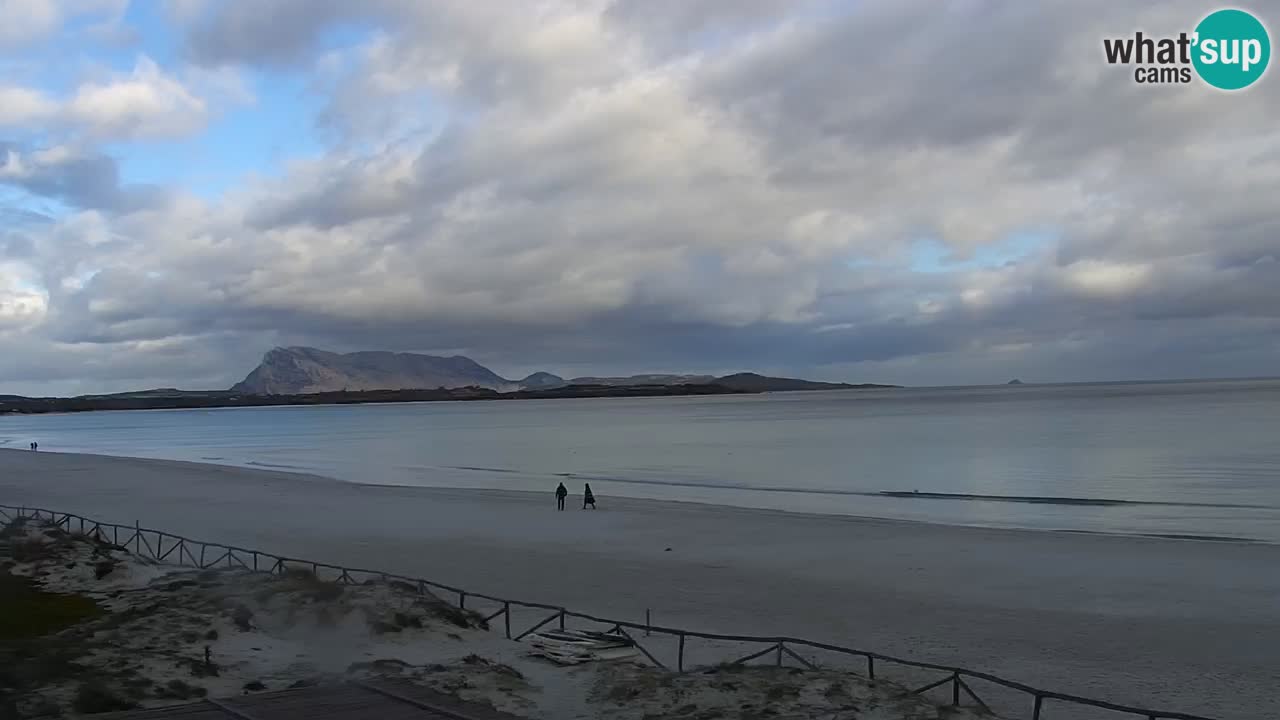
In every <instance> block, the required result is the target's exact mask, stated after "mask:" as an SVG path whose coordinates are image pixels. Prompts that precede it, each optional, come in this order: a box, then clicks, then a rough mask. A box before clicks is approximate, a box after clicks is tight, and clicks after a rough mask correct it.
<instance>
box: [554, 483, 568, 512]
mask: <svg viewBox="0 0 1280 720" xmlns="http://www.w3.org/2000/svg"><path fill="white" fill-rule="evenodd" d="M568 496H569V488H566V487H565V486H564V483H560V485H559V486H558V487H557V488H556V510H563V509H564V499H565V498H566V497H568Z"/></svg>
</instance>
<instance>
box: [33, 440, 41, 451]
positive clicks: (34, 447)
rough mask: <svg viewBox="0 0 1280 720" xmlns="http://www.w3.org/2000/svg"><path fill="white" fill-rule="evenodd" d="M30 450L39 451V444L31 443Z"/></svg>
mask: <svg viewBox="0 0 1280 720" xmlns="http://www.w3.org/2000/svg"><path fill="white" fill-rule="evenodd" d="M31 449H32V450H39V449H40V443H38V442H33V443H31Z"/></svg>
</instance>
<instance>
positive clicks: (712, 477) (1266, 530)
mask: <svg viewBox="0 0 1280 720" xmlns="http://www.w3.org/2000/svg"><path fill="white" fill-rule="evenodd" d="M1278 431H1280V380H1264V381H1225V382H1188V383H1158V384H1141V383H1135V384H1099V385H1070V386H1065V385H1057V386H1020V387H995V388H940V389H914V390H889V391H867V392H861V391H846V392H823V393H786V394H773V395H756V396H726V397H696V398H645V399H639V398H637V399H600V400H547V401H512V402H472V403H459V402H451V403H421V404H401V405H360V406H331V407H281V408H243V409H215V410H177V411H134V412H99V413H80V414H68V415H37V416H8V417H0V445H5V446H9V447H19V448H23V447H26V444H27V443H28V442H29V441H31V440H36V441H38V442H39V443H40V446H41V448H42V449H47V450H56V451H64V452H92V453H102V454H109V455H128V456H139V457H154V458H168V459H178V460H196V461H203V462H213V463H223V464H230V465H243V466H249V467H257V468H267V469H276V470H286V471H296V472H308V473H315V474H320V475H326V476H330V477H335V478H338V479H341V480H346V481H350V482H355V483H372V484H384V483H385V484H401V485H429V486H448V487H476V488H503V489H518V490H543V491H548V492H549V491H550V490H551V489H553V488H554V487H555V485H556V483H557V482H560V481H562V480H563V481H564V482H565V483H566V485H568V486H569V488H570V490H571V491H572V492H573V493H574V494H575V495H576V494H577V493H579V492H580V491H581V486H582V484H583V483H584V482H590V483H591V484H592V489H593V490H594V491H595V493H596V494H597V496H600V498H601V501H602V503H604V504H607V502H608V497H609V496H610V495H625V496H632V497H646V498H656V499H670V500H690V501H698V502H711V503H720V504H726V505H738V506H747V507H763V508H777V509H785V510H798V511H812V512H824V513H842V514H850V515H866V516H874V517H885V518H901V519H912V520H924V521H930V522H943V523H956V524H974V525H987V526H1000V527H1027V528H1037V529H1054V530H1078V531H1092V532H1117V533H1146V534H1170V535H1197V536H1213V537H1222V538H1251V539H1259V540H1265V541H1270V542H1280V442H1278V441H1280V436H1278V434H1277V433H1278ZM917 491H918V493H919V494H917ZM886 492H888V493H906V494H907V496H905V497H902V496H893V495H884V494H883V493H886ZM975 496H983V497H975Z"/></svg>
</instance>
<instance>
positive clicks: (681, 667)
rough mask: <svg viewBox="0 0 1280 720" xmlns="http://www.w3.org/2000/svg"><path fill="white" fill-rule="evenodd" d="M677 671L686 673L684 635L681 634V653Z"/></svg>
mask: <svg viewBox="0 0 1280 720" xmlns="http://www.w3.org/2000/svg"><path fill="white" fill-rule="evenodd" d="M676 670H678V671H679V672H684V633H680V651H679V654H678V655H677V656H676Z"/></svg>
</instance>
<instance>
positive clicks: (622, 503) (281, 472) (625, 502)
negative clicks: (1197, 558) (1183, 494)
mask: <svg viewBox="0 0 1280 720" xmlns="http://www.w3.org/2000/svg"><path fill="white" fill-rule="evenodd" d="M126 412H131V411H126ZM10 452H12V453H17V454H22V455H25V454H27V453H30V452H31V451H30V450H22V449H19V448H16V447H5V446H3V445H0V456H3V454H5V453H10ZM36 452H37V453H39V454H43V455H46V456H60V457H76V458H80V457H83V458H95V459H102V460H107V461H121V462H130V463H142V464H147V465H153V466H155V467H156V468H163V467H166V466H172V467H175V468H184V467H185V468H193V469H199V468H219V469H230V470H237V471H243V472H244V473H246V474H256V473H261V474H263V475H266V476H277V477H278V478H279V479H284V480H292V481H297V482H308V483H317V482H318V483H324V484H336V485H337V486H341V487H356V488H376V489H382V490H395V491H404V492H409V493H416V494H420V495H421V496H422V497H423V498H424V499H425V498H429V497H430V496H431V495H433V494H449V493H455V494H458V495H461V496H474V497H486V496H487V497H492V498H501V497H504V496H509V497H511V498H520V499H524V500H529V499H532V498H540V497H542V496H543V495H544V494H545V493H540V492H537V491H531V490H507V489H499V488H472V487H459V486H436V485H407V484H396V483H377V482H352V481H349V480H343V479H340V478H337V477H332V476H328V475H322V474H319V473H314V472H308V471H306V470H302V469H286V468H288V467H289V466H271V465H267V464H265V463H247V464H240V465H237V464H228V463H220V462H216V461H213V460H173V459H168V458H149V457H138V456H134V455H105V454H101V453H88V452H58V451H46V450H40V451H36ZM468 469H475V470H485V471H488V472H495V473H499V472H511V471H509V470H500V469H493V468H468ZM563 477H564V479H565V480H569V479H575V480H591V481H597V480H607V479H606V478H596V477H590V476H574V475H565V476H563ZM609 481H610V482H624V483H626V482H629V481H618V480H609ZM695 487H715V488H716V489H720V488H719V486H703V485H695ZM723 489H731V490H736V491H747V492H762V493H774V492H777V493H784V492H795V493H800V494H813V495H820V494H833V495H858V496H865V497H873V498H874V497H888V498H894V499H897V498H898V497H899V493H896V492H889V491H882V492H865V493H859V492H852V493H840V492H835V493H827V492H826V491H820V490H806V489H800V490H792V489H786V488H737V487H733V488H723ZM597 494H599V493H597ZM919 495H920V496H922V499H929V500H933V499H936V498H934V497H933V496H934V495H937V493H928V492H921V493H919ZM572 496H573V495H572V493H571V497H572ZM993 498H994V499H993ZM963 499H964V500H969V499H973V500H979V501H990V502H1019V501H1021V500H1020V499H1018V500H1007V499H1002V498H1000V496H982V495H974V496H964V497H963ZM609 502H610V503H612V504H614V505H615V506H619V507H632V508H634V509H638V510H650V511H660V510H661V509H662V508H663V507H664V506H686V505H687V506H695V507H699V508H707V509H710V510H713V511H715V512H722V513H742V514H746V515H774V514H776V515H782V516H786V517H792V518H796V519H804V518H809V519H837V520H840V519H844V520H849V521H853V522H863V523H889V524H905V525H908V526H916V525H919V526H927V527H939V528H949V529H955V530H975V531H983V532H1005V533H1013V534H1034V535H1039V534H1044V533H1049V534H1056V533H1062V534H1068V535H1084V536H1096V537H1110V538H1116V539H1130V540H1149V541H1163V542H1206V543H1224V544H1240V545H1265V546H1274V547H1280V542H1273V541H1269V540H1265V539H1261V538H1252V537H1242V536H1230V535H1210V534H1200V533H1143V532H1112V531H1103V530H1081V529H1072V528H1056V527H1044V528H1038V527H1025V526H1019V527H1010V526H1003V525H984V524H981V523H950V522H939V521H936V520H920V519H911V518H893V517H882V516H877V515H858V514H852V513H840V512H828V513H823V512H813V511H805V510H788V509H782V508H767V507H756V506H751V505H734V504H731V503H717V502H708V501H702V500H671V499H652V498H636V497H629V496H611V497H610V498H609ZM1111 502H1114V503H1115V504H1116V505H1120V506H1129V505H1135V506H1157V507H1159V506H1169V507H1184V506H1193V507H1210V508H1218V507H1221V508H1265V507H1266V506H1252V505H1230V504H1213V503H1202V504H1196V503H1176V502H1169V503H1161V502H1140V501H1111ZM1046 504H1048V503H1046ZM1063 504H1068V505H1071V504H1075V503H1063ZM45 509H49V510H55V511H58V512H62V508H45ZM98 519H101V520H107V521H113V519H112V518H98ZM157 529H164V528H157Z"/></svg>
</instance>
